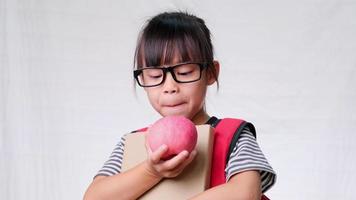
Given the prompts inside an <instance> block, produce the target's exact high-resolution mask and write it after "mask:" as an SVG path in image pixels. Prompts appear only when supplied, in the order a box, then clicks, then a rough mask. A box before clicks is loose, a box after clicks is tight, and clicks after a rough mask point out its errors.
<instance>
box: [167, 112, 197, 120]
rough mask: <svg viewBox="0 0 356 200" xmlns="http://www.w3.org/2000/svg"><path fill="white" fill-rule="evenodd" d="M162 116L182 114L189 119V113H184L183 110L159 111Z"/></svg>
mask: <svg viewBox="0 0 356 200" xmlns="http://www.w3.org/2000/svg"><path fill="white" fill-rule="evenodd" d="M160 114H161V115H162V116H163V117H166V116H184V117H186V118H188V119H190V116H189V114H187V113H184V112H162V113H160Z"/></svg>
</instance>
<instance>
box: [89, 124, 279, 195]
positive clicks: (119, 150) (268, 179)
mask: <svg viewBox="0 0 356 200" xmlns="http://www.w3.org/2000/svg"><path fill="white" fill-rule="evenodd" d="M219 121H220V120H219V119H217V118H216V117H211V118H210V119H209V120H208V121H207V123H206V124H210V125H211V126H213V127H216V125H217V123H219ZM124 147H125V137H121V140H120V142H119V143H118V144H117V145H116V146H115V149H114V151H113V152H112V153H111V156H110V158H109V160H107V161H106V162H105V163H104V166H103V167H102V168H101V169H100V170H99V172H98V173H97V174H96V176H112V175H115V174H118V173H120V172H121V164H122V159H123V154H124ZM248 170H257V171H259V172H260V175H261V186H262V193H264V192H266V191H267V190H268V189H269V188H271V187H272V186H273V185H274V183H275V181H276V173H275V172H274V171H273V169H272V167H271V165H270V164H269V163H268V161H267V159H266V157H265V156H264V154H263V153H262V151H261V149H260V147H259V146H258V143H257V141H256V138H255V137H254V135H253V134H252V132H251V130H250V129H249V128H248V126H245V127H244V129H243V130H242V132H241V134H240V136H239V138H238V140H237V142H236V145H235V147H234V149H233V151H232V153H231V154H230V156H229V160H228V164H227V166H226V168H225V173H226V182H227V181H229V179H230V178H231V177H232V176H233V175H235V174H238V173H240V172H244V171H248Z"/></svg>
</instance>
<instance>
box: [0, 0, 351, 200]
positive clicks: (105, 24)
mask: <svg viewBox="0 0 356 200" xmlns="http://www.w3.org/2000/svg"><path fill="white" fill-rule="evenodd" d="M174 10H183V11H188V12H191V13H193V14H196V15H198V16H199V17H201V18H203V19H205V21H206V24H207V26H208V27H209V28H210V30H211V32H212V39H213V44H214V45H215V59H216V60H219V61H220V65H221V74H220V77H219V78H220V88H219V90H217V88H216V86H215V85H214V86H212V87H210V88H209V92H208V95H207V99H206V108H207V110H208V113H209V114H210V115H215V116H217V117H236V118H244V119H246V120H248V121H251V122H253V123H254V125H255V126H256V129H257V141H258V143H259V144H260V147H261V149H262V151H263V152H264V154H265V156H266V157H267V159H268V161H269V162H270V164H271V165H272V167H273V169H274V170H275V171H276V173H277V182H276V184H275V185H274V187H272V189H271V190H270V191H268V192H267V195H268V196H269V197H270V198H271V199H273V200H279V199H295V200H300V199H307V200H309V199H310V200H315V199H350V200H351V199H356V193H355V191H354V190H355V189H354V188H355V187H356V173H355V172H356V159H355V154H356V144H355V142H356V103H355V102H356V38H355V36H356V1H355V0H300V1H291V0H287V1H286V0H270V1H244V0H236V1H227V0H221V1H178V0H177V1H173V0H171V1H167V0H154V1H143V0H132V1H114V0H104V1H103V0H92V1H84V0H67V1H66V0H17V1H15V0H0V199H2V200H22V199H26V200H48V199H50V200H69V199H73V200H75V199H81V198H82V197H83V194H84V192H85V190H86V188H87V187H88V185H89V184H90V182H91V181H92V179H93V177H94V175H95V174H96V173H97V171H98V170H99V169H100V168H101V167H102V165H103V164H104V162H105V161H106V160H107V159H108V157H109V155H110V153H111V151H112V150H113V148H114V146H115V145H116V143H117V142H118V141H119V139H120V137H121V136H122V135H123V134H125V133H128V132H130V131H132V130H135V129H137V128H141V127H144V126H147V125H148V124H150V123H152V122H154V121H155V120H157V119H158V118H159V117H160V116H159V115H158V114H156V113H155V111H154V110H153V109H152V108H151V107H150V105H149V103H148V102H147V98H146V96H145V93H144V91H143V90H142V89H141V88H139V87H137V88H136V89H135V87H134V86H133V77H132V69H133V56H134V49H135V45H136V40H137V36H138V33H139V31H140V30H141V28H142V26H143V24H144V23H145V21H146V20H147V19H149V18H150V17H151V16H153V15H155V14H157V13H159V12H162V11H174Z"/></svg>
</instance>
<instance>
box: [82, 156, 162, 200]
mask: <svg viewBox="0 0 356 200" xmlns="http://www.w3.org/2000/svg"><path fill="white" fill-rule="evenodd" d="M161 179H162V178H159V177H157V176H155V175H153V174H151V173H149V172H148V171H147V168H146V163H145V162H143V163H141V164H139V165H137V166H136V167H134V168H132V169H130V170H128V171H126V172H124V173H120V174H117V175H114V176H110V177H105V178H101V177H99V178H98V180H94V181H93V183H92V184H91V185H90V186H89V188H88V190H87V191H86V193H85V195H84V200H110V199H115V200H117V199H122V200H126V199H128V200H129V199H137V198H138V197H139V196H141V195H142V194H143V193H145V192H146V191H147V190H149V189H150V188H152V187H153V186H154V185H156V184H157V183H159V182H160V180H161Z"/></svg>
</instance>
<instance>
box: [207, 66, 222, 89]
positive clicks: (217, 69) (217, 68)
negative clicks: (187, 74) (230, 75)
mask: <svg viewBox="0 0 356 200" xmlns="http://www.w3.org/2000/svg"><path fill="white" fill-rule="evenodd" d="M213 64H214V69H215V72H216V77H215V76H214V74H213V73H212V72H211V71H208V76H207V77H208V81H207V83H208V85H212V84H213V83H215V81H216V80H217V78H218V77H219V73H220V64H219V62H218V61H217V60H214V61H213Z"/></svg>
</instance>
